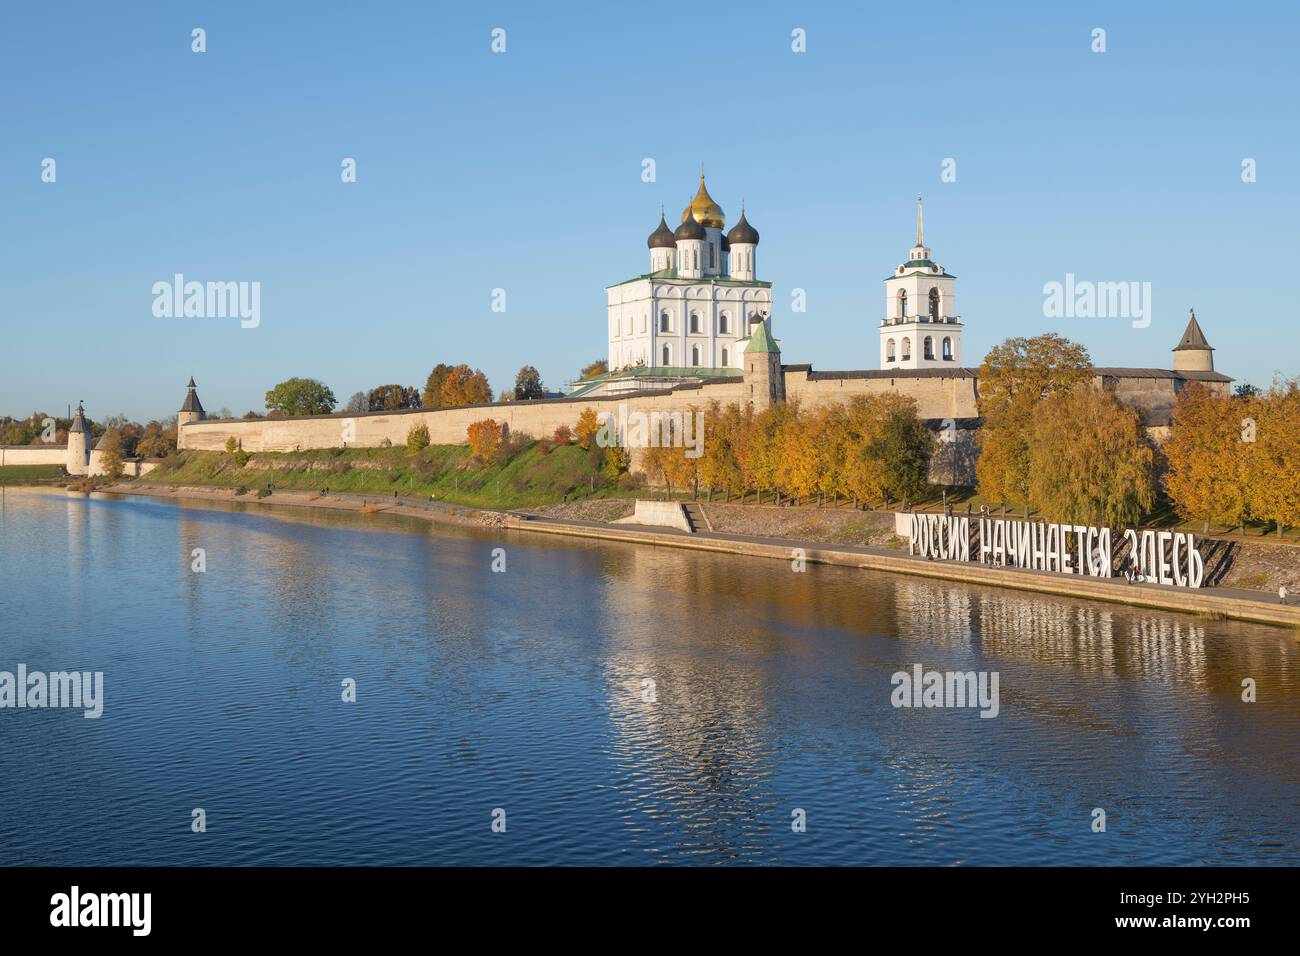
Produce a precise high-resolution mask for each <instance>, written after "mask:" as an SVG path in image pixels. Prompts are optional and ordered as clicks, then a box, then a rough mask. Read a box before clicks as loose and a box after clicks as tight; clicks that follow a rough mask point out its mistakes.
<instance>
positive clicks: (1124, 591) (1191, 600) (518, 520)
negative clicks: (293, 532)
mask: <svg viewBox="0 0 1300 956" xmlns="http://www.w3.org/2000/svg"><path fill="white" fill-rule="evenodd" d="M102 490H103V491H105V492H108V493H113V494H125V495H144V496H149V497H155V498H173V499H178V500H196V501H223V502H231V503H237V502H245V503H248V504H254V505H263V506H266V507H271V508H275V507H287V508H318V509H324V510H335V511H354V512H359V513H362V514H380V513H383V514H395V515H403V516H407V517H414V518H422V519H425V520H427V521H434V522H442V523H448V524H457V525H462V526H473V527H488V528H504V529H508V530H511V531H519V532H524V533H533V534H553V535H565V536H570V537H581V538H593V539H599V540H603V541H611V542H618V543H624V544H649V545H655V546H659V547H673V548H685V549H690V550H696V551H709V552H715V553H724V554H740V555H747V556H750V557H763V558H770V559H776V560H781V561H787V562H788V561H791V560H792V559H793V558H794V557H795V556H796V551H795V549H799V551H801V552H802V557H803V559H804V560H805V561H807V562H808V563H812V564H826V565H836V566H840V567H854V568H863V569H866V570H874V571H889V572H892V573H900V574H911V575H916V576H920V577H928V578H936V579H941V580H946V581H955V582H960V583H965V584H978V585H990V586H995V587H1005V588H1013V589H1016V590H1022V591H1035V592H1038V593H1043V594H1056V595H1062V596H1066V597H1075V598H1083V599H1087V600H1097V601H1107V602H1113V603H1120V604H1128V605H1133V606H1138V607H1147V608H1155V609H1159V610H1165V611H1179V612H1183V613H1188V614H1199V615H1206V616H1211V617H1222V618H1231V619H1235V620H1243V621H1252V622H1255V623H1262V624H1274V625H1281V626H1285V627H1291V628H1300V605H1298V604H1287V605H1283V604H1281V603H1280V602H1278V601H1277V600H1276V599H1274V600H1271V601H1270V600H1268V599H1267V598H1265V597H1263V596H1262V595H1260V594H1258V593H1257V592H1251V591H1248V590H1245V589H1241V588H1230V587H1211V588H1200V589H1198V590H1196V591H1188V590H1177V589H1173V588H1168V587H1161V586H1159V585H1154V584H1129V583H1127V582H1125V581H1123V580H1120V579H1110V580H1107V579H1101V578H1089V577H1083V576H1079V575H1068V574H1055V573H1050V572H1037V571H1021V570H1017V569H1008V568H992V567H986V566H984V565H979V564H969V563H954V562H943V561H927V560H925V559H922V558H919V557H915V556H911V555H908V554H906V553H903V552H900V551H898V550H894V549H889V548H884V547H868V546H854V545H825V544H821V543H818V542H812V541H807V540H800V539H797V538H785V537H758V536H750V535H742V534H735V533H730V532H727V531H723V530H714V531H710V532H698V533H695V534H686V533H684V532H680V531H673V530H667V529H662V528H654V529H652V528H646V527H642V526H638V525H626V524H606V523H604V522H600V521H587V520H582V519H578V518H561V517H551V516H544V515H539V514H530V513H526V512H520V511H516V512H500V511H485V510H479V509H473V508H468V507H465V506H461V505H451V504H446V503H441V502H417V501H413V500H410V499H402V498H393V497H380V496H375V495H338V494H330V495H322V494H320V493H319V492H293V491H277V492H275V493H274V494H272V495H270V496H268V497H265V498H257V497H256V496H254V495H250V494H246V495H236V494H235V492H234V491H233V490H230V489H217V488H206V487H185V486H162V485H150V484H140V483H135V482H131V483H126V484H117V485H111V486H108V487H105V488H103V489H102Z"/></svg>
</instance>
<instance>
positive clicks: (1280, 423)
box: [1250, 378, 1300, 537]
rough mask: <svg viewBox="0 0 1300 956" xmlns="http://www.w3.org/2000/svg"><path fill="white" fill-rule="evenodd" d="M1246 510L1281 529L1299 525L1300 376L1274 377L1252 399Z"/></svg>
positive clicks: (1280, 530)
mask: <svg viewBox="0 0 1300 956" xmlns="http://www.w3.org/2000/svg"><path fill="white" fill-rule="evenodd" d="M1252 410H1253V411H1254V412H1255V416H1254V417H1255V441H1254V448H1253V449H1252V450H1251V458H1252V467H1251V474H1250V510H1251V513H1252V514H1253V515H1254V516H1255V517H1256V518H1259V519H1261V520H1264V521H1272V522H1274V524H1275V525H1276V526H1277V533H1278V536H1279V537H1281V535H1282V532H1283V529H1284V528H1286V527H1288V526H1290V527H1294V526H1296V525H1300V379H1297V378H1292V379H1278V380H1277V381H1275V382H1274V383H1273V386H1272V387H1271V388H1270V389H1269V390H1268V391H1266V392H1264V393H1263V395H1262V396H1261V397H1260V398H1258V399H1257V400H1256V401H1255V402H1253V403H1252Z"/></svg>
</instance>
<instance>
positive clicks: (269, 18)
mask: <svg viewBox="0 0 1300 956" xmlns="http://www.w3.org/2000/svg"><path fill="white" fill-rule="evenodd" d="M1297 26H1300V14H1297V12H1296V6H1295V5H1294V4H1284V3H1277V4H1270V3H1263V4H1256V5H1252V6H1250V7H1239V6H1234V5H1231V4H1227V3H1214V4H1210V3H1204V4H1203V3H1187V2H1180V3H1168V4H1165V3H1158V4H1134V3H1131V2H1130V3H1114V4H1109V3H1087V4H1044V3H1041V2H1038V3H1025V4H973V3H968V2H966V3H952V4H948V3H938V2H936V3H924V4H915V3H903V4H900V3H889V4H866V3H854V4H847V3H846V4H791V3H761V2H746V3H743V4H736V3H722V4H707V5H706V4H690V5H687V6H685V7H683V6H680V5H678V6H674V5H672V4H648V3H638V4H617V5H614V4H608V3H592V4H581V5H580V4H572V3H553V4H543V3H536V2H529V3H516V4H505V3H496V4H491V3H488V4H451V3H428V2H421V3H384V2H367V3H348V4H318V3H281V2H277V3H268V2H259V3H245V2H221V3H216V2H212V3H184V2H174V0H168V2H142V3H130V4H109V3H103V2H101V0H94V2H79V3H70V4H60V5H57V6H51V5H48V4H44V5H42V4H9V5H6V9H5V12H4V19H3V23H2V24H0V30H2V31H3V32H2V34H0V80H2V83H0V183H3V193H2V194H0V221H2V222H3V226H4V228H3V231H2V232H0V323H2V327H0V333H2V334H0V357H2V360H3V361H2V364H0V369H2V371H0V412H4V413H8V414H12V415H23V414H26V413H28V412H30V411H32V410H34V409H40V410H43V411H49V412H54V411H56V410H62V409H64V408H66V406H67V405H68V403H69V402H74V403H75V402H76V400H77V399H85V401H86V404H87V411H88V412H89V413H90V414H91V415H92V416H93V417H95V418H103V417H105V416H107V415H109V414H113V413H117V412H122V413H125V414H127V415H129V416H131V417H133V418H137V419H141V420H146V419H148V418H155V417H162V416H165V415H168V414H171V413H173V412H174V411H175V410H176V408H177V407H179V404H180V401H181V399H182V398H183V396H184V387H183V386H184V384H185V381H186V379H187V378H188V377H189V376H190V375H193V376H194V377H195V378H196V379H197V381H198V383H199V386H200V387H199V394H200V396H201V397H202V399H203V402H204V404H205V405H206V406H207V408H208V409H209V410H216V409H218V408H221V407H222V406H227V407H229V408H231V409H232V410H234V411H235V413H236V414H242V413H243V412H245V411H246V410H248V409H249V408H254V409H258V410H261V409H262V407H263V395H264V393H265V391H266V390H267V389H268V388H270V387H271V386H272V385H274V384H275V383H276V382H278V381H280V380H281V379H284V378H287V377H289V376H291V375H302V376H309V377H313V378H319V379H321V380H323V381H324V382H326V383H327V384H329V385H330V386H331V387H332V388H333V390H334V392H335V394H336V395H337V396H338V398H339V400H340V402H342V401H346V399H347V397H348V396H349V395H350V394H351V393H353V392H354V391H357V390H360V389H366V388H370V387H372V386H375V385H379V384H383V383H387V382H400V383H402V384H413V385H416V386H417V387H419V386H422V385H423V382H424V379H425V377H426V375H427V374H428V372H429V369H430V368H431V367H432V366H433V365H434V364H435V363H437V362H440V361H442V362H449V363H459V362H467V363H469V364H470V365H471V366H476V367H480V368H482V369H483V370H484V372H486V373H487V375H488V377H489V378H490V380H491V382H492V385H493V388H494V390H495V391H499V390H500V389H501V388H503V387H506V386H508V385H512V384H513V381H514V374H515V372H516V371H517V370H518V368H519V367H520V366H521V365H524V364H531V365H536V366H537V367H538V368H539V369H540V370H541V372H542V376H543V379H544V380H545V382H546V383H547V385H548V386H549V387H556V386H558V385H559V384H560V383H562V382H563V381H565V380H566V379H568V378H571V377H573V375H574V374H575V373H576V372H577V370H578V369H579V368H580V367H581V366H582V365H584V364H586V363H587V362H588V361H590V360H592V359H595V358H603V357H604V356H605V354H606V341H607V338H606V318H605V294H604V291H603V289H604V287H605V286H607V285H609V284H611V283H614V282H617V281H621V280H623V279H626V278H629V277H631V276H633V275H637V274H640V273H643V272H645V271H647V269H648V254H647V251H646V246H645V240H646V236H647V235H648V234H649V233H650V232H651V230H652V229H653V228H654V226H655V225H656V223H657V221H658V215H659V205H660V203H663V204H664V205H665V206H666V207H667V209H668V213H669V218H670V221H671V222H673V224H674V225H675V224H676V220H677V219H678V218H679V217H680V214H681V210H682V208H683V207H684V206H685V204H686V202H687V201H688V200H689V198H690V197H691V195H692V194H693V192H694V189H695V186H696V179H697V175H698V169H699V165H700V163H701V161H703V162H704V163H705V165H706V171H707V174H708V183H709V188H710V191H711V193H712V195H713V197H714V198H715V199H716V200H717V201H718V202H719V203H720V204H721V206H722V207H723V209H724V210H725V211H726V213H727V220H728V227H730V225H731V224H732V223H734V221H735V219H736V218H737V216H738V214H739V211H740V203H741V200H742V198H743V199H744V201H745V204H746V208H747V210H748V216H749V219H750V221H751V222H752V223H753V224H754V226H756V227H757V228H758V229H759V231H760V232H761V234H762V243H761V245H760V246H759V252H758V271H759V277H760V278H764V279H768V280H770V281H772V282H773V284H774V288H773V295H774V309H773V327H774V331H775V333H776V334H777V336H778V337H779V338H780V339H781V341H782V348H783V355H784V360H785V361H786V362H812V363H813V365H814V367H816V368H820V369H828V370H829V369H852V368H875V367H876V366H877V363H878V338H877V326H878V322H879V319H880V318H881V317H882V314H883V310H884V291H883V285H882V282H881V280H882V279H883V278H884V277H885V276H886V275H887V274H889V273H890V271H891V270H892V269H893V268H894V266H895V265H897V263H898V262H899V261H901V260H902V259H904V258H905V257H906V253H907V249H908V247H909V246H910V245H911V244H912V242H913V239H914V229H915V225H914V223H915V218H914V217H915V197H916V194H917V193H918V192H922V193H924V194H925V197H926V200H925V220H926V240H927V243H928V244H929V245H930V247H931V248H932V250H933V254H934V257H935V258H936V259H938V261H939V262H941V263H942V264H943V265H944V266H945V267H946V268H947V269H948V270H949V271H950V272H952V273H954V274H955V275H957V276H958V282H957V304H958V310H959V312H960V313H961V315H962V319H963V322H964V323H965V331H964V339H963V348H964V355H963V364H966V365H978V364H979V360H980V359H981V358H982V356H983V355H984V353H985V352H986V351H987V349H988V348H989V346H991V345H993V344H995V343H996V342H999V341H1001V340H1003V339H1005V338H1007V337H1008V336H1014V335H1032V334H1037V333H1039V332H1042V331H1046V330H1049V329H1050V330H1054V331H1057V332H1060V333H1061V334H1064V335H1066V336H1069V337H1071V338H1074V339H1077V340H1079V341H1081V342H1083V343H1085V344H1086V345H1087V346H1088V348H1089V349H1090V350H1091V353H1092V356H1093V359H1094V361H1095V362H1096V363H1097V364H1099V365H1135V366H1159V367H1168V365H1169V364H1170V362H1171V358H1170V353H1169V349H1170V348H1171V347H1172V346H1173V345H1174V344H1176V342H1177V340H1178V337H1179V335H1180V334H1181V332H1182V330H1183V327H1184V325H1185V323H1186V319H1187V309H1188V307H1189V306H1195V308H1196V311H1197V315H1198V317H1199V319H1200V321H1201V324H1202V327H1203V328H1204V330H1205V333H1206V336H1207V337H1208V338H1209V340H1210V343H1211V344H1212V345H1214V346H1215V347H1216V348H1217V350H1218V351H1217V352H1216V353H1215V362H1216V367H1217V368H1218V369H1219V370H1221V371H1224V372H1226V373H1227V374H1229V375H1232V376H1234V377H1236V378H1238V379H1244V380H1248V381H1251V382H1254V383H1255V384H1259V385H1264V384H1267V383H1268V382H1269V381H1270V380H1271V378H1272V377H1273V374H1274V372H1275V371H1281V372H1284V373H1286V374H1292V375H1293V374H1296V373H1297V372H1300V336H1298V335H1297V334H1296V324H1297V315H1296V301H1295V299H1296V296H1295V285H1296V283H1295V279H1294V268H1295V262H1296V261H1297V258H1298V253H1300V240H1298V238H1297V223H1300V215H1298V213H1300V132H1298V130H1297V121H1296V116H1297V111H1296V98H1297V92H1298V84H1297V73H1298V72H1300V67H1298V66H1297V63H1298V61H1300V57H1297V54H1296V47H1297V33H1298V31H1297ZM194 27H203V28H204V29H205V30H206V32H207V52H206V53H203V54H196V53H193V52H191V42H192V41H191V30H192V29H193V28H194ZM496 27H500V28H503V29H504V30H505V31H506V52H505V53H502V54H494V53H493V52H492V51H491V48H490V47H491V42H492V37H491V31H492V30H493V28H496ZM1098 27H1100V28H1103V29H1104V30H1105V31H1106V37H1105V39H1106V52H1104V53H1094V52H1092V46H1093V39H1092V31H1093V30H1094V28H1098ZM795 28H802V29H804V30H805V31H806V37H807V41H806V44H807V52H804V53H795V52H793V51H792V49H791V42H792V41H791V31H792V30H794V29H795ZM46 157H50V158H53V159H54V160H55V161H56V163H57V166H56V173H57V180H56V182H54V183H46V182H42V181H41V173H42V161H43V160H44V159H45V158H46ZM345 157H352V158H355V160H356V162H357V178H358V181H357V182H356V183H354V184H345V183H343V182H341V179H340V164H341V162H342V160H343V159H344V158H345ZM645 158H652V159H654V160H655V162H656V166H657V170H656V172H657V179H656V181H655V182H651V183H646V182H643V181H642V176H641V173H642V161H643V159H645ZM948 158H952V159H955V160H956V173H957V177H956V181H955V182H943V181H941V172H942V164H943V162H944V160H945V159H948ZM1247 158H1250V159H1254V160H1255V163H1256V169H1257V181H1256V182H1253V183H1245V182H1243V181H1242V162H1243V160H1244V159H1247ZM177 272H180V273H183V274H184V275H185V276H186V278H187V279H194V280H200V281H209V280H212V281H232V282H238V281H250V282H251V281H257V282H260V283H261V324H260V325H259V326H258V327H257V328H255V329H242V328H240V327H239V323H238V322H237V321H236V320H231V319H198V318H189V319H185V318H180V319H175V318H173V319H165V318H156V317H155V316H154V315H153V312H152V305H153V294H152V292H151V287H152V286H153V284H154V283H155V282H158V281H170V279H171V277H172V275H173V274H174V273H177ZM1067 273H1073V274H1075V275H1076V276H1077V277H1078V278H1079V279H1081V280H1084V279H1086V280H1092V281H1099V282H1100V281H1107V282H1112V281H1113V282H1119V281H1135V282H1150V283H1151V290H1152V291H1151V296H1152V299H1151V305H1152V321H1151V324H1150V326H1149V327H1147V328H1143V329H1136V328H1133V326H1132V323H1131V322H1130V321H1129V320H1127V319H1114V318H1111V319H1096V318H1094V319H1082V318H1061V319H1048V318H1046V317H1045V316H1044V306H1043V302H1044V296H1043V285H1044V283H1047V282H1051V281H1061V282H1063V281H1064V280H1065V276H1066V274H1067ZM494 288H503V289H505V290H506V293H507V299H506V303H507V310H506V311H505V312H504V313H499V312H493V311H492V309H491V305H492V290H493V289H494ZM796 288H799V289H803V290H805V292H806V297H807V310H806V311H805V312H792V309H791V293H792V290H794V289H796Z"/></svg>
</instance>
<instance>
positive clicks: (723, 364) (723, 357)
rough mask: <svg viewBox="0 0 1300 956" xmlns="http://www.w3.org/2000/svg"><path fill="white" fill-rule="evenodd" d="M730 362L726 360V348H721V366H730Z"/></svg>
mask: <svg viewBox="0 0 1300 956" xmlns="http://www.w3.org/2000/svg"><path fill="white" fill-rule="evenodd" d="M730 364H731V363H730V362H729V361H728V360H727V350H726V349H725V348H724V349H723V350H722V367H723V368H728V367H729V366H730Z"/></svg>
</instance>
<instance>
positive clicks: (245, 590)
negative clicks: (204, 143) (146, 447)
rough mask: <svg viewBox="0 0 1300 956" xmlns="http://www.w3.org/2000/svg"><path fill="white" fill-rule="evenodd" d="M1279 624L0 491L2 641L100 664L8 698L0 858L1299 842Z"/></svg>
mask: <svg viewBox="0 0 1300 956" xmlns="http://www.w3.org/2000/svg"><path fill="white" fill-rule="evenodd" d="M498 548H499V549H503V550H502V551H501V552H499V553H494V549H498ZM195 549H202V553H203V558H204V561H205V562H206V568H205V570H203V571H201V572H199V571H195V570H194V569H193V568H194V563H195V555H194V551H195ZM502 560H504V564H505V570H504V571H499V572H498V571H493V570H492V567H493V563H494V561H495V562H496V563H497V565H498V566H500V564H501V561H502ZM1298 651H1300V643H1298V642H1297V638H1296V636H1295V633H1294V632H1292V631H1288V630H1283V629H1280V628H1270V627H1265V626H1258V625H1251V624H1245V623H1238V622H1231V621H1221V620H1213V619H1207V618H1198V617H1193V616H1184V615H1177V614H1167V613H1159V612H1152V611H1146V610H1139V609H1131V608H1126V607H1123V606H1120V605H1108V604H1091V603H1087V602H1082V601H1077V600H1071V599H1065V598H1054V597H1049V596H1041V595H1033V594H1028V593H1023V592H1017V591H1013V590H1003V589H996V588H979V587H970V586H965V585H949V584H944V583H942V582H936V581H931V580H925V579H920V578H910V577H907V576H902V575H891V574H886V573H883V572H879V573H878V572H868V571H861V570H853V569H846V568H826V567H817V566H809V567H808V569H807V571H805V572H803V573H797V572H795V571H793V570H792V568H791V565H790V564H789V563H786V562H778V561H771V560H764V559H759V558H745V557H734V556H726V555H714V554H705V553H694V552H689V551H678V550H673V549H668V548H655V547H651V546H642V545H625V544H612V543H598V542H590V541H583V540H578V539H559V538H552V537H548V536H544V535H535V534H527V533H525V532H489V531H486V530H478V529H466V528H459V527H452V526H437V525H434V526H431V525H429V524H427V523H425V522H423V521H420V520H418V519H410V518H398V517H394V516H385V515H361V514H354V513H316V512H305V511H292V510H288V509H282V510H278V511H277V510H273V509H267V508H264V507H262V506H258V505H253V504H225V503H220V504H218V503H195V504H187V505H180V504H177V503H176V502H174V501H170V500H155V499H148V498H122V497H116V496H104V495H95V496H89V497H88V496H85V495H79V494H68V493H65V492H63V491H62V490H47V489H14V488H7V489H6V488H0V671H9V672H15V673H16V669H17V667H18V665H19V664H24V665H26V668H27V669H28V671H29V672H31V671H44V672H53V671H71V670H77V671H85V672H96V671H98V672H102V673H103V700H102V707H103V712H102V716H100V717H98V718H97V719H86V718H85V717H84V716H83V712H82V711H81V710H77V709H54V708H21V709H20V708H16V707H8V708H2V709H0V742H2V744H3V746H0V862H3V863H4V864H28V865H32V864H52V865H87V864H106V865H107V864H128V865H129V864H279V865H286V864H325V865H328V864H435V865H436V864H523V865H531V864H657V863H697V864H719V863H777V864H872V865H884V864H890V865H898V864H929V865H1010V864H1109V863H1113V864H1121V863H1122V864H1201V863H1205V864H1210V863H1214V864H1220V863H1227V864H1234V863H1239V864H1245V863H1263V864H1295V863H1297V862H1300V799H1298V798H1300V744H1298V742H1300V654H1298V653H1297V652H1298ZM917 664H919V665H921V666H922V667H923V669H925V670H938V671H941V672H949V671H951V672H967V671H975V672H986V673H989V674H996V675H997V677H998V687H999V709H998V713H997V716H996V717H994V718H985V717H981V716H980V711H979V710H978V709H977V708H972V707H965V708H961V707H951V708H905V707H895V706H893V703H892V702H891V697H892V696H893V695H894V686H893V682H892V679H891V678H892V675H894V674H895V673H896V672H899V671H907V672H910V671H911V669H912V668H913V666H914V665H917ZM1246 679H1251V680H1253V681H1254V682H1255V686H1256V688H1257V696H1258V699H1257V701H1256V702H1253V703H1247V702H1244V701H1243V700H1242V682H1243V680H1246ZM346 681H355V687H356V694H355V696H356V700H355V702H349V701H345V700H344V699H343V698H344V696H345V688H344V682H346ZM651 682H652V683H651ZM197 810H202V814H201V819H202V820H203V821H204V823H205V827H206V829H205V831H204V832H195V829H194V821H195V819H196V818H200V815H196V811H197ZM1095 810H1103V811H1104V812H1105V830H1104V831H1103V832H1096V831H1095V825H1094V820H1095V819H1097V817H1096V815H1095V813H1094V811H1095ZM494 821H496V822H497V827H496V828H495V829H494V827H493V823H494ZM502 823H504V832H500V831H501V824H502ZM800 830H802V832H798V831H800Z"/></svg>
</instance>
